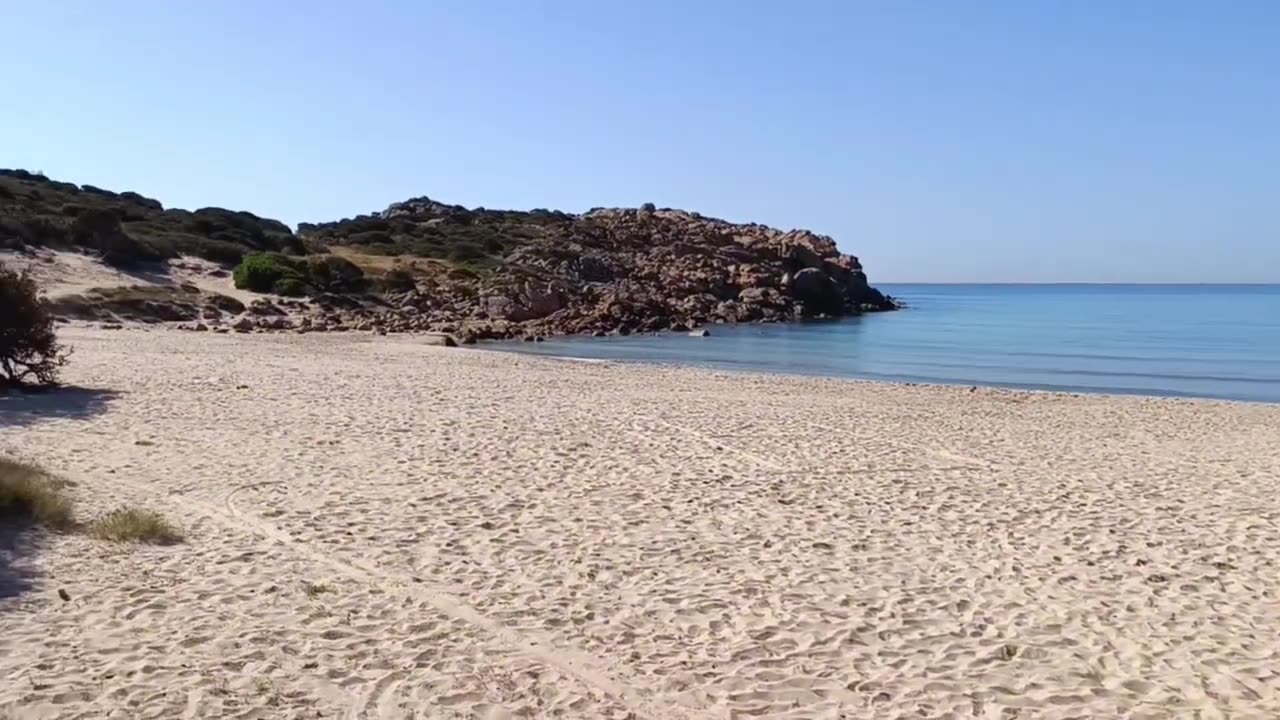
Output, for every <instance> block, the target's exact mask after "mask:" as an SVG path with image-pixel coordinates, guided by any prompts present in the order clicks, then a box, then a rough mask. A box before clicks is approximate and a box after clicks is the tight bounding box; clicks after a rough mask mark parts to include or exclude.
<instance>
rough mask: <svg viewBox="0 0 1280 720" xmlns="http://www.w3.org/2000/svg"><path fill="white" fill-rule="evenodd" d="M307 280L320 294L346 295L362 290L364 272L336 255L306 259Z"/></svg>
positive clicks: (315, 256) (314, 256)
mask: <svg viewBox="0 0 1280 720" xmlns="http://www.w3.org/2000/svg"><path fill="white" fill-rule="evenodd" d="M307 280H308V281H309V282H310V283H311V285H313V286H314V287H316V288H317V289H319V290H320V291H322V292H329V293H347V292H359V291H361V290H363V289H364V286H365V281H364V271H363V270H361V269H360V268H359V267H358V266H357V265H356V264H355V263H353V262H351V261H350V260H348V259H346V258H344V257H340V256H338V255H313V256H311V257H308V258H307Z"/></svg>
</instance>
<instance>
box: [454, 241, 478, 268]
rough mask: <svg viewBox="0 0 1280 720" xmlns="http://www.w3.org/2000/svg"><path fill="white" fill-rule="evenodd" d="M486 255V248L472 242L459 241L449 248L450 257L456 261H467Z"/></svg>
mask: <svg viewBox="0 0 1280 720" xmlns="http://www.w3.org/2000/svg"><path fill="white" fill-rule="evenodd" d="M484 256H485V254H484V248H482V247H480V246H478V245H472V244H471V243H458V244H457V245H454V246H453V247H451V248H449V259H450V260H452V261H454V262H459V263H466V262H470V261H472V260H479V259H480V258H483V257H484Z"/></svg>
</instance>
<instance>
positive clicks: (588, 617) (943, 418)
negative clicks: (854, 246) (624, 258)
mask: <svg viewBox="0 0 1280 720" xmlns="http://www.w3.org/2000/svg"><path fill="white" fill-rule="evenodd" d="M64 335H65V339H66V340H67V341H68V342H69V343H70V344H72V345H73V346H74V347H75V353H74V355H73V356H72V363H71V365H70V366H69V367H68V368H67V372H66V378H65V379H66V380H67V381H68V382H69V383H70V384H71V385H73V386H74V389H72V390H70V391H66V392H63V393H60V394H55V395H34V396H7V397H0V452H3V453H6V454H10V455H15V456H18V457H21V458H23V459H26V460H31V461H35V462H38V463H40V464H42V465H44V466H45V467H46V468H48V469H49V470H50V471H53V472H55V473H57V474H59V475H61V476H62V477H64V478H66V479H68V480H70V481H72V482H74V483H75V486H74V487H73V488H72V489H71V493H72V495H73V496H74V498H75V500H76V502H77V506H78V508H79V511H80V512H81V513H82V514H84V515H88V516H92V515H93V514H94V513H100V512H106V511H108V510H110V509H112V508H114V507H116V506H118V505H120V504H122V503H126V502H127V503H130V504H134V505H140V506H144V507H148V508H152V509H155V510H159V511H161V512H163V513H165V514H166V515H167V516H169V517H170V518H171V519H173V520H174V521H176V522H177V523H178V524H179V525H181V526H182V529H183V530H184V531H185V533H186V535H187V540H186V542H185V543H183V544H180V545H173V546H159V547H153V546H137V547H135V546H122V545H115V544H111V543H106V542H102V541H97V540H92V539H89V538H86V537H83V536H79V535H69V536H50V537H41V538H38V539H35V540H29V539H24V540H13V539H12V538H9V539H7V540H6V544H5V545H4V546H3V548H0V553H2V554H0V558H3V559H2V560H0V574H2V575H0V583H3V585H2V586H0V587H2V589H3V590H2V592H0V717H4V716H6V713H7V714H8V715H11V716H13V717H15V718H111V717H120V718H410V717H421V718H454V717H456V718H495V719H496V718H509V717H579V718H617V719H619V720H621V719H622V718H653V719H655V720H666V719H668V718H670V719H680V718H747V717H771V718H897V717H903V718H906V717H910V718H1013V717H1019V718H1094V717H1134V718H1139V717H1141V718H1169V717H1199V718H1216V717H1233V718H1273V717H1277V716H1280V566H1278V565H1277V561H1278V560H1280V406H1264V405H1249V404H1233V403H1223V402H1209V401H1186V400H1168V399H1154V398H1137V397H1106V396H1070V395H1054V394H1042V393H1026V392H1014V391H1003V390H987V389H978V390H975V391H970V389H969V388H944V387H923V386H904V385H889V384H875V383H863V382H850V381H840V380H823V379H805V378H783V377H770V376H759V375H731V374H725V373H716V372H711V371H706V370H698V369H690V368H663V367H645V366H633V365H621V364H590V363H570V362H565V361H557V360H549V359H539V358H532V357H526V356H519V355H514V354H506V353H497V352H482V351H475V350H462V349H446V348H436V347H424V346H422V344H421V343H419V342H416V341H415V340H414V339H413V338H412V337H396V336H388V337H376V336H371V335H365V334H343V335H289V336H284V335H226V336H221V335H212V334H201V333H179V332H174V331H160V330H156V331H149V332H147V331H141V330H123V331H106V330H93V329H83V328H80V329H68V330H65V331H64ZM59 590H64V591H65V592H66V593H67V595H68V596H69V597H70V600H69V601H64V600H62V599H60V597H59V594H58V591H59Z"/></svg>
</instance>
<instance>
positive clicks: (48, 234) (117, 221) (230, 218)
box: [0, 170, 302, 265]
mask: <svg viewBox="0 0 1280 720" xmlns="http://www.w3.org/2000/svg"><path fill="white" fill-rule="evenodd" d="M23 246H34V247H47V248H55V249H74V250H85V251H90V252H94V253H99V254H101V255H102V257H103V260H104V261H106V262H109V263H112V264H117V265H128V264H134V263H138V262H147V261H155V260H163V259H167V258H172V257H177V256H179V255H192V256H196V257H202V258H205V259H208V260H213V261H215V262H220V263H226V264H234V263H238V262H240V259H241V258H242V257H243V256H244V255H245V254H246V253H250V252H256V251H287V252H301V251H302V245H301V243H299V242H298V239H297V238H296V237H295V236H294V234H293V231H292V230H290V229H289V227H288V226H287V225H285V224H284V223H282V222H279V221H276V220H268V219H266V218H260V217H258V216H256V215H253V214H251V213H247V212H233V211H231V210H224V209H222V208H202V209H200V210H195V211H187V210H178V209H174V208H170V209H165V207H164V206H163V205H161V204H160V202H159V201H157V200H152V199H151V198H147V197H143V196H142V195H139V194H137V193H133V192H122V193H116V192H112V191H110V190H103V189H101V188H97V187H94V186H92V185H74V184H72V183H66V182H58V181H56V180H50V179H49V178H46V177H44V176H43V175H39V174H36V173H29V172H26V171H24V170H0V248H4V249H14V250H17V249H21V248H22V247H23Z"/></svg>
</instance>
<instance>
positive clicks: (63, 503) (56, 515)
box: [0, 458, 75, 532]
mask: <svg viewBox="0 0 1280 720" xmlns="http://www.w3.org/2000/svg"><path fill="white" fill-rule="evenodd" d="M66 486H67V483H66V482H65V481H62V480H59V479H58V478H55V477H53V476H52V475H50V474H49V473H47V472H45V471H44V470H42V469H41V468H38V467H36V466H35V465H28V464H26V463H22V462H18V461H16V460H9V459H6V458H0V516H3V515H17V516H19V517H23V518H27V519H29V520H30V521H32V522H34V523H37V524H39V525H42V526H44V527H47V528H49V529H50V530H57V531H60V532H64V531H67V530H71V529H74V528H75V512H74V511H75V504H74V503H73V502H72V501H71V498H69V497H67V496H66V495H64V494H63V493H62V490H63V488H65V487H66Z"/></svg>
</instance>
